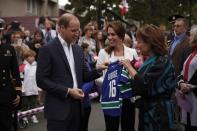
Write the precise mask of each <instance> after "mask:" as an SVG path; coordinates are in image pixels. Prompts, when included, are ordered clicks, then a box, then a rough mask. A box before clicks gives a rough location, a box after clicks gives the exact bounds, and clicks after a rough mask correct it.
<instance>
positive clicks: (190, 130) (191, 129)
mask: <svg viewBox="0 0 197 131" xmlns="http://www.w3.org/2000/svg"><path fill="white" fill-rule="evenodd" d="M185 131H197V126H191V122H190V114H189V113H187V125H185Z"/></svg>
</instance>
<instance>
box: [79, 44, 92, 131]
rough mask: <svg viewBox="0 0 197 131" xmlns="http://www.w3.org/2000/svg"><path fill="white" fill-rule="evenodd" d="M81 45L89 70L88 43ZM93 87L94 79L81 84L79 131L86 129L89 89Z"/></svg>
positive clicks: (88, 115)
mask: <svg viewBox="0 0 197 131" xmlns="http://www.w3.org/2000/svg"><path fill="white" fill-rule="evenodd" d="M81 47H82V48H83V51H84V56H85V63H86V66H87V68H88V70H89V71H91V70H92V69H93V68H94V66H91V65H92V64H94V63H93V61H92V60H91V59H90V57H91V55H89V54H88V52H89V45H88V44H86V43H85V44H82V45H81ZM93 87H94V81H90V82H86V83H84V84H83V86H82V90H83V92H84V99H83V100H82V103H83V108H84V114H83V116H82V124H81V131H88V123H89V117H90V113H91V101H90V97H89V94H90V92H91V90H92V89H93Z"/></svg>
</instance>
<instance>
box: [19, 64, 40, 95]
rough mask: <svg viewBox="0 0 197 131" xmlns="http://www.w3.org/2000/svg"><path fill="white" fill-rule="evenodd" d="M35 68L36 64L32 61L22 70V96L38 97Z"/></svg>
mask: <svg viewBox="0 0 197 131" xmlns="http://www.w3.org/2000/svg"><path fill="white" fill-rule="evenodd" d="M36 68H37V63H36V62H35V61H34V62H33V63H32V64H29V63H28V62H27V63H26V65H25V68H24V82H23V85H22V92H23V94H24V96H31V95H38V87H37V83H36Z"/></svg>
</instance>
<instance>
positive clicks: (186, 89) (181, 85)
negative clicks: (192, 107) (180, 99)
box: [180, 82, 191, 93]
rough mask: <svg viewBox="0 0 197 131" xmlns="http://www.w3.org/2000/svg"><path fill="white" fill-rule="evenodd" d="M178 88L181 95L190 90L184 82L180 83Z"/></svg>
mask: <svg viewBox="0 0 197 131" xmlns="http://www.w3.org/2000/svg"><path fill="white" fill-rule="evenodd" d="M180 88H181V92H183V93H188V92H189V91H190V90H191V88H190V86H188V84H187V83H184V82H183V83H180Z"/></svg>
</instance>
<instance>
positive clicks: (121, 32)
mask: <svg viewBox="0 0 197 131" xmlns="http://www.w3.org/2000/svg"><path fill="white" fill-rule="evenodd" d="M108 28H113V29H114V31H115V33H116V35H117V36H118V37H120V38H121V39H122V40H124V37H125V33H126V30H125V28H124V26H123V25H122V23H121V22H120V21H113V22H110V23H109V24H108V25H107V27H106V31H107V30H108ZM113 49H114V47H111V46H107V47H106V48H105V51H106V52H107V53H108V54H111V52H112V51H113Z"/></svg>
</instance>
